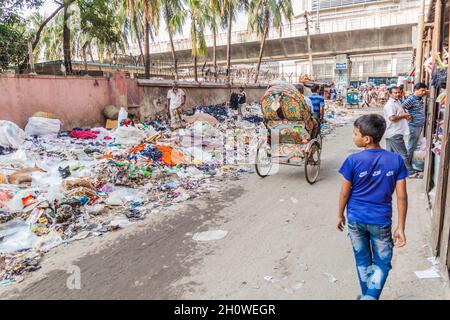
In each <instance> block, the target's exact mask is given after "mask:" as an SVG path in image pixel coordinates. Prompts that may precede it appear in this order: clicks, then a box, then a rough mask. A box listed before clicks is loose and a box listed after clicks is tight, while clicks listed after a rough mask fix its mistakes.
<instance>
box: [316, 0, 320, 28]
mask: <svg viewBox="0 0 450 320" xmlns="http://www.w3.org/2000/svg"><path fill="white" fill-rule="evenodd" d="M319 10H320V0H317V12H316V13H317V17H316V30H317V31H319V30H320V21H319Z"/></svg>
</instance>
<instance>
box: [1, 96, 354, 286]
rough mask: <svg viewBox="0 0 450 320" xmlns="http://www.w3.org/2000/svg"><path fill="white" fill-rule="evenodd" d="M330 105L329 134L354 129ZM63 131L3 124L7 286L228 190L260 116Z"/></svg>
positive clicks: (250, 160)
mask: <svg viewBox="0 0 450 320" xmlns="http://www.w3.org/2000/svg"><path fill="white" fill-rule="evenodd" d="M345 116H346V114H345V111H344V110H341V109H337V108H336V107H328V108H327V112H326V119H327V121H328V123H327V124H325V125H324V128H323V130H324V131H325V133H327V132H331V130H332V129H333V128H334V127H337V126H340V125H343V124H344V123H345V121H346V119H345ZM118 118H119V119H120V121H118V127H117V128H115V129H113V130H111V131H110V130H106V129H105V128H75V129H73V130H71V131H61V128H62V123H61V122H60V121H59V120H58V119H54V118H50V117H46V116H42V115H34V116H33V117H31V118H30V119H29V122H28V124H27V126H26V130H25V131H23V130H22V129H20V128H19V127H18V126H16V125H15V124H14V123H12V122H9V121H0V147H1V148H0V286H1V285H7V284H11V283H13V282H20V281H21V280H23V275H24V273H25V272H30V271H34V270H37V269H39V268H40V264H39V262H40V260H41V258H42V257H43V255H44V254H45V253H46V252H48V251H50V250H52V249H53V248H55V247H57V246H60V245H63V244H68V243H70V242H72V241H77V240H81V239H84V238H86V237H96V236H102V235H103V234H105V233H107V232H111V231H114V230H118V229H121V228H126V227H128V226H130V225H132V224H133V223H135V222H136V221H140V220H143V219H145V217H146V216H148V215H156V214H164V213H165V212H167V210H169V209H170V207H172V208H174V209H175V210H176V209H177V206H178V205H179V204H180V203H182V202H184V201H187V200H190V199H194V198H196V197H199V196H201V195H203V194H207V193H211V192H216V191H218V190H220V187H221V185H223V184H221V181H223V180H225V179H229V178H235V177H237V176H239V175H242V174H246V173H251V172H253V164H254V159H255V155H256V147H257V144H258V140H259V139H261V138H263V139H264V138H265V137H266V136H267V129H266V128H265V126H264V123H263V119H262V114H261V109H260V106H259V105H257V104H254V105H249V106H247V111H246V112H245V114H244V116H243V117H240V116H239V115H238V113H237V111H233V110H229V108H227V107H225V106H223V105H218V106H200V107H198V108H195V111H194V113H193V114H191V115H185V116H183V118H184V120H185V123H186V126H185V128H183V129H178V130H176V131H170V129H169V125H168V123H167V122H166V121H165V120H164V119H156V120H152V121H149V122H144V123H139V124H134V123H133V122H130V121H128V119H126V116H124V115H119V116H118Z"/></svg>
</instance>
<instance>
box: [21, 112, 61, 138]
mask: <svg viewBox="0 0 450 320" xmlns="http://www.w3.org/2000/svg"><path fill="white" fill-rule="evenodd" d="M60 130H61V121H59V120H58V119H47V118H35V117H31V118H30V119H28V123H27V125H26V127H25V135H26V136H27V137H29V136H49V137H57V136H58V133H59V131H60Z"/></svg>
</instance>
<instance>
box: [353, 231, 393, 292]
mask: <svg viewBox="0 0 450 320" xmlns="http://www.w3.org/2000/svg"><path fill="white" fill-rule="evenodd" d="M348 230H349V237H350V239H351V241H352V246H353V252H354V254H355V260H356V269H357V272H358V277H359V282H360V285H361V293H362V298H361V299H362V300H378V299H379V297H380V295H381V291H382V290H383V287H384V284H385V282H386V279H387V277H388V274H389V271H390V270H391V269H392V266H391V260H392V252H393V247H394V242H393V240H392V231H391V226H378V225H373V224H363V223H358V222H349V223H348Z"/></svg>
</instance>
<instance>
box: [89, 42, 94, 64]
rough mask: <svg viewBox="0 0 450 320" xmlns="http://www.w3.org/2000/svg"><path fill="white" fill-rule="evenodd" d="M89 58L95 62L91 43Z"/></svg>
mask: <svg viewBox="0 0 450 320" xmlns="http://www.w3.org/2000/svg"><path fill="white" fill-rule="evenodd" d="M89 57H90V58H91V62H95V61H94V55H93V54H92V46H91V44H90V43H89Z"/></svg>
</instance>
